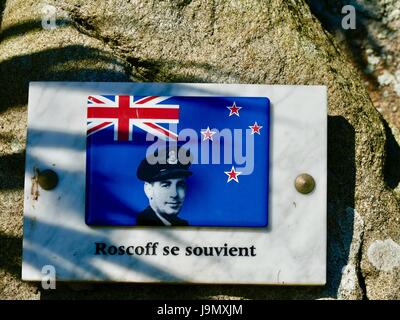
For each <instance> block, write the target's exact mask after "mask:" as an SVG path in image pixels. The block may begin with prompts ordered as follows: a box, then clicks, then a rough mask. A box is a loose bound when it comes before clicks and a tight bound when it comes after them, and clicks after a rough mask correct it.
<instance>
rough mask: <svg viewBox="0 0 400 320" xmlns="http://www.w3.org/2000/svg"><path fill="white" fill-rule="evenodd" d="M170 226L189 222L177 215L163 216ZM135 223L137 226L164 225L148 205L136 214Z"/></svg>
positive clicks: (185, 224)
mask: <svg viewBox="0 0 400 320" xmlns="http://www.w3.org/2000/svg"><path fill="white" fill-rule="evenodd" d="M165 219H166V220H168V222H170V223H171V225H172V226H188V225H189V223H188V222H187V221H186V220H184V219H180V218H178V217H168V219H167V218H165ZM136 224H137V225H138V226H161V227H166V225H165V224H164V223H163V222H162V221H161V219H160V218H159V217H158V216H157V215H156V213H155V212H154V211H153V209H152V208H151V207H150V206H149V207H147V208H146V209H144V210H143V211H142V212H140V213H139V214H138V216H137V217H136Z"/></svg>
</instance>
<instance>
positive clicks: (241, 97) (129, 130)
mask: <svg viewBox="0 0 400 320" xmlns="http://www.w3.org/2000/svg"><path fill="white" fill-rule="evenodd" d="M326 95H327V93H326V87H324V86H268V85H243V84H223V85H222V84H161V83H76V82H32V83H31V84H30V90H29V105H28V137H27V154H26V171H25V208H24V242H23V269H22V277H23V279H24V280H37V281H40V280H42V277H43V273H42V269H43V267H44V266H48V265H50V266H53V267H54V270H55V272H56V279H57V280H65V281H115V282H119V281H120V282H173V283H177V282H179V283H249V284H315V285H319V284H324V283H325V278H326V192H327V190H326V174H327V172H326V171H327V167H326V165H327V96H326Z"/></svg>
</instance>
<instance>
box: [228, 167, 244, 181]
mask: <svg viewBox="0 0 400 320" xmlns="http://www.w3.org/2000/svg"><path fill="white" fill-rule="evenodd" d="M224 173H225V174H226V175H227V176H228V181H227V183H228V182H230V181H231V180H234V181H236V182H237V183H239V179H238V176H240V175H241V174H242V173H241V172H240V171H236V169H235V167H234V166H232V169H231V171H225V172H224Z"/></svg>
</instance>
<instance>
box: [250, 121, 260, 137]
mask: <svg viewBox="0 0 400 320" xmlns="http://www.w3.org/2000/svg"><path fill="white" fill-rule="evenodd" d="M262 127H263V126H260V125H258V123H257V121H256V122H254V124H253V125H252V126H249V128H250V129H251V134H255V133H258V134H259V135H260V134H261V133H260V130H261V128H262Z"/></svg>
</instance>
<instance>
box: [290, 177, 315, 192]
mask: <svg viewBox="0 0 400 320" xmlns="http://www.w3.org/2000/svg"><path fill="white" fill-rule="evenodd" d="M294 186H295V187H296V190H297V191H298V192H300V193H302V194H308V193H310V192H312V191H313V190H314V189H315V180H314V178H313V177H312V176H310V175H309V174H307V173H302V174H300V175H298V176H297V177H296V180H295V182H294Z"/></svg>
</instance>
